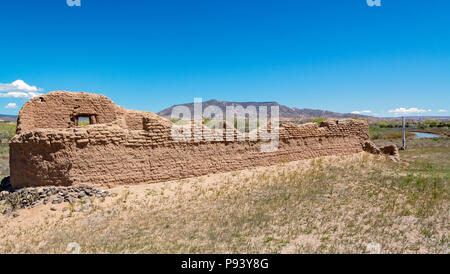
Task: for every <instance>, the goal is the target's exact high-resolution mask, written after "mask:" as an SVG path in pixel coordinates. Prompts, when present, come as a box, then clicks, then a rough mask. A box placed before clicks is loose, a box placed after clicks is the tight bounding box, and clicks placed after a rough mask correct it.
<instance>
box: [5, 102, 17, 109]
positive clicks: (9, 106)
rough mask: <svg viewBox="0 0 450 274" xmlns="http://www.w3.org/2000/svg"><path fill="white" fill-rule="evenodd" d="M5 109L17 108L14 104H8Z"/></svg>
mask: <svg viewBox="0 0 450 274" xmlns="http://www.w3.org/2000/svg"><path fill="white" fill-rule="evenodd" d="M5 108H17V104H16V103H8V104H7V105H6V106H5Z"/></svg>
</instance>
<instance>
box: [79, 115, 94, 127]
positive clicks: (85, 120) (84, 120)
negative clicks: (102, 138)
mask: <svg viewBox="0 0 450 274" xmlns="http://www.w3.org/2000/svg"><path fill="white" fill-rule="evenodd" d="M90 124H91V119H90V118H89V116H78V117H77V126H87V125H90Z"/></svg>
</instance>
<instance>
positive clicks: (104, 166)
mask: <svg viewBox="0 0 450 274" xmlns="http://www.w3.org/2000/svg"><path fill="white" fill-rule="evenodd" d="M59 96H64V94H59ZM83 96H84V95H83ZM93 98H95V96H94V97H93ZM44 99H45V98H44ZM64 109H66V108H64ZM111 109H113V110H114V111H115V115H116V117H115V119H114V120H111V121H109V122H108V123H100V124H95V125H90V126H86V127H66V126H65V127H61V128H39V129H37V128H33V129H32V130H24V129H22V130H21V133H20V134H17V135H16V136H15V137H14V138H13V139H12V140H11V142H10V149H11V153H10V165H11V182H12V184H13V186H14V187H23V186H37V185H78V184H98V185H116V184H137V183H150V182H159V181H166V180H174V179H181V178H187V177H193V176H200V175H205V174H208V173H215V172H225V171H232V170H239V169H245V168H248V167H252V166H264V165H272V164H277V163H279V162H280V161H292V160H300V159H306V158H312V157H318V156H327V155H344V154H351V153H357V152H361V151H363V145H364V143H365V142H366V141H367V140H368V139H369V136H368V125H367V123H366V122H365V121H359V120H351V119H349V120H339V121H329V122H324V123H323V124H322V125H321V127H318V126H317V125H316V124H306V125H295V124H291V123H285V124H283V125H282V126H281V127H280V143H279V149H278V150H277V151H275V152H266V153H262V152H261V151H260V146H261V143H260V142H259V141H245V142H226V141H214V142H211V141H205V140H203V141H201V142H177V141H174V140H173V139H172V137H171V125H172V124H171V122H170V121H168V120H167V119H164V118H161V117H159V116H157V115H155V114H153V113H149V112H137V111H127V110H125V109H122V108H120V107H115V105H113V106H112V107H111ZM68 113H69V111H66V112H64V115H67V114H68ZM21 114H22V111H21ZM21 114H20V115H21ZM54 115H60V114H59V113H54ZM105 117H112V116H106V114H105ZM21 118H22V119H21V120H22V122H25V120H24V119H23V117H21ZM111 119H112V118H111Z"/></svg>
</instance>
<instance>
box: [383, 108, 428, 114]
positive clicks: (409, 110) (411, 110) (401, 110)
mask: <svg viewBox="0 0 450 274" xmlns="http://www.w3.org/2000/svg"><path fill="white" fill-rule="evenodd" d="M388 112H389V113H395V114H413V113H427V112H431V109H420V108H396V109H391V110H388Z"/></svg>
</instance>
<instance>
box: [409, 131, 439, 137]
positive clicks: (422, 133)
mask: <svg viewBox="0 0 450 274" xmlns="http://www.w3.org/2000/svg"><path fill="white" fill-rule="evenodd" d="M411 133H414V134H416V135H417V137H416V138H414V139H422V138H439V135H437V134H432V133H425V132H416V131H411Z"/></svg>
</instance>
